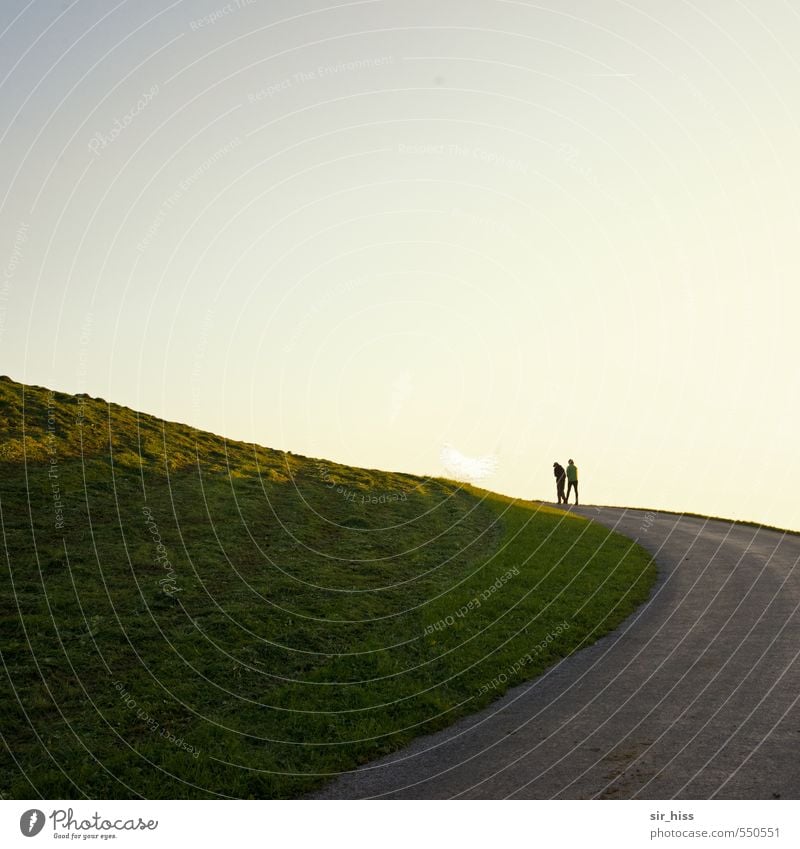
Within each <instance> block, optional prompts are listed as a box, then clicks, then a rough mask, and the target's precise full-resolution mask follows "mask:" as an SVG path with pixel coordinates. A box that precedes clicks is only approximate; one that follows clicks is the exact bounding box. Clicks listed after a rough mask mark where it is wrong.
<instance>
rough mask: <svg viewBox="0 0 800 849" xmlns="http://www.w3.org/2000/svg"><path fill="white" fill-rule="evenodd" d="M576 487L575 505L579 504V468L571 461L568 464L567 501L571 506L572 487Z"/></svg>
mask: <svg viewBox="0 0 800 849" xmlns="http://www.w3.org/2000/svg"><path fill="white" fill-rule="evenodd" d="M573 486H574V487H575V504H576V505H577V503H578V467H577V466H576V465H575V463H574V462H573V461H572V460H570V461H569V463H567V500H566V503H567V504H569V494H570V493H571V492H572V487H573Z"/></svg>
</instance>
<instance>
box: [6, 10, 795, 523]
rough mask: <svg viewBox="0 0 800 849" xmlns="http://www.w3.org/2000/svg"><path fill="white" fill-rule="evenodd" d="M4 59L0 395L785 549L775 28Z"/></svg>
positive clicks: (170, 15) (449, 23) (782, 120)
mask: <svg viewBox="0 0 800 849" xmlns="http://www.w3.org/2000/svg"><path fill="white" fill-rule="evenodd" d="M0 33H1V34H2V35H1V36H0V97H2V107H3V108H2V110H1V111H0V126H1V127H2V130H0V132H1V133H2V135H1V136H0V138H1V139H2V140H1V141H0V146H1V149H2V153H3V155H2V157H0V204H1V206H0V215H1V216H2V219H1V221H0V225H1V226H0V262H1V263H2V266H3V273H2V278H0V357H1V364H0V371H2V372H3V373H6V374H8V375H9V376H10V377H12V378H14V379H16V380H21V381H24V382H26V383H31V384H38V385H45V386H49V387H52V388H55V389H59V390H62V391H67V392H82V391H85V392H88V393H89V394H91V395H93V396H100V397H103V398H105V399H107V400H112V401H115V402H117V403H121V404H125V405H127V406H131V407H134V408H137V409H141V410H145V411H147V412H150V413H153V414H155V415H158V416H162V417H164V418H167V419H170V420H176V421H182V422H187V423H189V424H192V425H195V426H197V427H200V428H204V429H208V430H211V431H214V432H217V433H222V434H224V435H226V436H229V437H232V438H236V439H244V440H249V441H255V442H258V443H261V444H264V445H268V446H271V447H275V448H283V449H288V450H292V451H294V452H296V453H300V454H305V455H308V456H313V457H326V458H329V459H333V460H336V461H339V462H344V463H350V464H353V465H359V466H367V467H377V468H383V469H394V470H402V471H408V472H415V473H422V474H431V475H441V474H444V473H445V469H444V468H443V466H442V461H441V457H440V455H441V451H442V447H443V446H444V445H445V444H449V445H452V446H454V447H455V448H456V449H457V450H458V451H460V452H462V453H463V454H465V455H469V456H471V457H483V456H486V455H490V456H493V457H494V458H495V459H496V471H495V472H494V474H493V475H492V476H491V477H490V478H488V479H486V480H485V481H484V485H485V486H488V487H489V488H491V489H495V490H498V491H501V492H505V493H509V494H512V495H515V496H520V497H524V498H550V497H552V495H553V494H554V493H553V490H554V485H553V478H552V470H551V467H552V462H553V460H555V459H558V460H560V461H561V462H562V463H566V460H567V458H568V457H574V458H575V460H576V462H577V464H578V466H579V468H580V472H581V487H582V500H584V501H585V502H586V503H597V504H621V505H631V506H643V507H652V508H665V509H673V510H679V511H680V510H687V511H697V512H704V513H711V514H714V515H720V516H727V517H732V518H744V519H754V520H757V521H761V522H765V523H769V524H776V525H779V526H784V527H792V528H800V509H798V502H797V501H795V498H796V496H795V495H794V493H793V492H792V484H793V482H794V480H795V479H797V478H800V452H798V451H797V447H796V446H797V436H796V432H797V418H798V410H799V408H800V392H799V390H798V385H799V383H800V382H799V381H798V378H797V367H798V362H799V361H800V356H799V355H800V342H798V339H800V334H798V330H797V317H798V312H799V309H798V308H799V307H800V295H798V280H799V279H800V253H799V252H798V237H799V236H800V193H799V192H798V189H800V156H798V150H800V132H798V130H799V129H800V57H798V54H797V44H798V43H800V10H798V9H797V8H796V7H794V8H793V6H792V4H791V3H790V2H788V0H787V1H786V2H784V0H758V2H756V0H749V2H737V0H704V2H694V3H687V2H679V0H676V2H663V1H662V2H656V0H643V2H632V3H625V2H613V1H612V0H591V2H590V0H560V2H554V3H550V4H547V3H545V4H536V3H529V2H495V1H494V0H483V1H482V2H475V1H474V0H449V2H436V3H432V2H430V0H427V1H426V2H415V0H386V2H380V0H367V2H351V3H341V4H331V5H326V4H324V3H322V2H316V1H315V2H304V0H299V2H298V0H293V2H267V0H252V2H249V3H248V2H245V0H240V2H238V3H237V2H236V0H231V2H230V3H227V4H226V3H224V2H218V0H210V2H176V3H173V4H171V5H170V4H166V3H164V2H155V0H152V2H151V0H136V2H134V0H129V2H119V3H114V2H112V0H108V2H97V0H96V1H95V2H87V1H86V0H79V2H72V3H67V2H65V3H60V4H55V3H51V2H30V3H25V2H17V0H3V3H2V5H0ZM792 434H795V436H792Z"/></svg>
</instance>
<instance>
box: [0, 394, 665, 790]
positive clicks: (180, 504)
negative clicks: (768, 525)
mask: <svg viewBox="0 0 800 849" xmlns="http://www.w3.org/2000/svg"><path fill="white" fill-rule="evenodd" d="M0 424H2V433H3V440H2V446H0V518H1V519H2V534H3V543H4V552H5V557H4V562H3V566H2V572H1V573H0V574H1V575H2V577H0V593H1V594H2V598H0V605H1V606H0V650H2V661H3V669H4V682H3V687H2V693H1V694H0V729H2V740H3V747H2V750H0V792H1V793H2V794H3V795H4V796H5V797H6V798H34V797H44V798H80V797H83V796H85V797H88V798H136V797H140V796H141V797H148V798H218V797H235V798H239V797H243V798H283V797H296V796H299V795H302V794H304V793H307V792H310V791H312V790H313V789H315V788H316V787H318V786H319V785H320V784H321V783H322V782H323V781H324V780H325V778H326V776H330V775H332V774H335V773H337V772H339V771H341V770H347V769H352V768H354V767H356V766H357V765H358V764H361V763H364V762H366V761H368V760H371V759H373V758H376V757H379V756H381V755H383V754H386V753H388V752H390V751H393V750H395V749H397V748H398V747H400V746H402V745H404V744H406V743H408V742H409V741H410V740H411V739H412V738H413V737H415V736H417V735H419V734H423V733H428V732H431V731H434V730H437V729H439V728H442V727H444V726H446V725H448V724H449V723H451V722H453V721H454V720H455V719H456V718H457V717H459V716H462V715H464V714H466V713H469V712H474V711H476V710H478V709H480V708H481V707H483V706H485V705H486V704H488V703H489V702H490V701H491V700H492V699H494V698H497V696H499V695H500V694H501V693H502V692H503V691H504V690H505V689H506V688H507V687H508V686H511V685H513V684H515V683H518V682H519V681H522V680H525V679H529V678H533V677H535V676H537V675H538V674H540V673H541V672H542V671H544V670H545V669H546V668H548V667H549V666H551V665H552V664H553V663H555V662H557V661H558V660H559V659H561V658H563V657H566V656H568V655H569V654H571V653H573V652H574V651H576V650H578V649H580V648H581V647H583V646H586V645H588V644H590V643H592V642H593V641H595V640H596V639H597V638H598V637H599V636H601V635H602V634H604V633H606V632H607V631H609V630H610V629H612V628H614V627H615V626H617V625H618V624H619V623H620V622H621V621H622V620H623V619H624V618H625V617H626V616H628V615H629V614H630V613H631V612H632V611H633V610H634V609H635V608H636V607H637V606H638V605H640V604H641V603H642V602H643V601H644V600H646V599H647V597H648V595H649V592H650V588H651V586H652V583H653V581H654V578H655V568H654V565H653V563H652V561H651V559H650V557H649V555H648V554H646V553H645V552H644V550H643V549H641V548H639V547H638V546H636V545H634V544H633V543H631V541H630V540H628V539H626V538H624V537H621V536H619V535H616V534H613V533H611V532H609V531H607V530H606V529H604V528H602V527H600V526H599V525H596V524H593V523H591V522H588V521H586V520H585V519H582V518H580V517H578V516H574V515H568V514H564V513H563V512H562V511H560V510H555V509H550V508H548V507H545V506H543V505H541V504H538V503H533V502H521V501H515V500H514V499H510V498H506V497H503V496H499V495H496V494H493V493H490V492H485V491H481V490H477V489H473V488H469V487H463V486H461V485H459V484H456V483H454V482H452V481H446V480H439V479H426V478H420V477H415V476H412V475H404V474H391V473H387V472H381V471H375V470H365V469H356V468H350V467H346V466H340V465H337V464H335V463H329V462H326V461H318V460H313V459H309V458H305V457H300V456H297V455H294V454H289V453H283V452H277V451H272V450H270V449H267V448H263V447H259V446H255V445H247V444H244V443H237V442H230V441H226V440H225V439H223V438H221V437H218V436H214V435H212V434H209V433H204V432H201V431H197V430H194V429H192V428H190V427H187V426H184V425H179V424H172V423H166V422H163V421H161V420H159V419H156V418H153V417H151V416H146V415H144V414H139V413H136V412H134V411H132V410H129V409H127V408H124V407H119V406H117V405H114V404H107V403H106V402H104V401H102V400H100V399H89V398H87V397H85V396H70V395H64V394H61V393H51V392H49V391H48V390H46V389H41V388H37V387H23V386H22V385H21V384H18V383H14V382H12V381H10V380H8V379H7V378H2V379H0ZM54 484H56V485H57V489H56V490H54V489H53V486H54ZM56 501H60V506H58V505H57V504H56V503H55V502H56ZM155 534H158V536H157V537H156V536H155ZM159 540H160V541H161V544H162V545H163V548H162V549H159V548H158V547H157V545H158V541H159ZM159 556H160V558H161V559H160V560H159ZM459 611H460V614H459Z"/></svg>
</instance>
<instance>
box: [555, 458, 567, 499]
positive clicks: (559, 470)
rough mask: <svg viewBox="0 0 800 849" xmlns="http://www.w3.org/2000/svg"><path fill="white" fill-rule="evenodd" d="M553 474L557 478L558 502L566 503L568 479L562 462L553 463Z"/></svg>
mask: <svg viewBox="0 0 800 849" xmlns="http://www.w3.org/2000/svg"><path fill="white" fill-rule="evenodd" d="M553 474H554V475H555V478H556V494H557V495H558V503H559V504H562V503H563V504H566V503H567V496H566V495H564V484H565V483H566V480H567V473H566V472H565V471H564V467H563V466H562V465H561V463H553Z"/></svg>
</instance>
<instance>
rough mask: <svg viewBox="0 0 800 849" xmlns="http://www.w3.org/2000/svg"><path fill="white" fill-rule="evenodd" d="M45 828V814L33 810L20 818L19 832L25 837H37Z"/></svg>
mask: <svg viewBox="0 0 800 849" xmlns="http://www.w3.org/2000/svg"><path fill="white" fill-rule="evenodd" d="M43 828H44V812H42V811H40V810H39V809H38V808H31V809H30V810H29V811H25V813H24V814H23V815H22V816H21V817H20V818H19V830H20V831H21V832H22V833H23V834H24V835H25V837H36V835H37V834H38V833H39V832H40V831H41V830H42V829H43Z"/></svg>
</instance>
